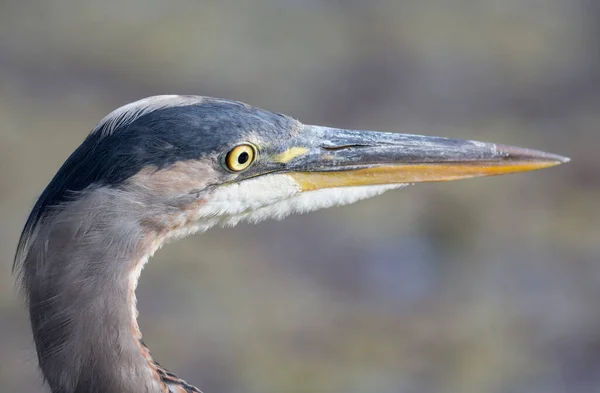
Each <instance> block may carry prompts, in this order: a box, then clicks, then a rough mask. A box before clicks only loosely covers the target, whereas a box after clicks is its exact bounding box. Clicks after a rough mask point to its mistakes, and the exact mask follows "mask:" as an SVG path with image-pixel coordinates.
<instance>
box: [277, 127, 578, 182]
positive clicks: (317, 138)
mask: <svg viewBox="0 0 600 393" xmlns="http://www.w3.org/2000/svg"><path fill="white" fill-rule="evenodd" d="M274 161H275V164H279V165H282V166H283V167H284V168H282V169H281V170H282V171H285V172H287V173H288V174H289V175H291V176H292V177H294V179H295V180H296V181H297V182H298V183H299V184H300V186H301V187H302V189H303V190H305V191H310V190H316V189H320V188H329V187H348V186H361V185H381V184H399V183H416V182H433V181H449V180H458V179H465V178H470V177H477V176H494V175H503V174H508V173H515V172H524V171H531V170H536V169H542V168H547V167H551V166H555V165H559V164H562V163H565V162H568V161H569V159H568V158H566V157H562V156H558V155H555V154H550V153H545V152H542V151H538V150H531V149H525V148H520V147H512V146H505V145H497V144H493V143H482V142H475V141H464V140H457V139H448V138H439V137H427V136H419V135H407V134H394V133H383V132H374V131H353V130H343V129H335V128H328V127H318V126H305V128H304V129H303V130H302V131H301V132H300V134H299V135H298V136H297V137H296V138H295V140H293V141H292V142H291V144H290V145H288V146H287V148H286V149H285V150H284V151H281V152H279V153H278V154H277V155H276V156H275V159H274Z"/></svg>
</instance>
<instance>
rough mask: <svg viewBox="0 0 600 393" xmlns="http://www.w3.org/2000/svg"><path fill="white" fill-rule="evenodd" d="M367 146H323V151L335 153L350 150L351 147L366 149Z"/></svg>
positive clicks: (358, 144) (357, 144)
mask: <svg viewBox="0 0 600 393" xmlns="http://www.w3.org/2000/svg"><path fill="white" fill-rule="evenodd" d="M368 146H369V145H361V144H360V143H356V144H350V145H340V146H323V149H325V150H328V151H337V150H344V149H350V148H352V147H368Z"/></svg>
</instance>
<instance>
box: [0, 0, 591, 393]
mask: <svg viewBox="0 0 600 393" xmlns="http://www.w3.org/2000/svg"><path fill="white" fill-rule="evenodd" d="M599 4H600V3H599V2H597V1H593V0H587V1H586V0H479V1H475V0H454V1H442V0H438V1H433V0H420V1H410V0H406V1H383V0H370V1H358V0H355V1H341V0H340V1H324V0H307V1H300V0H298V1H292V0H280V1H276V0H260V1H254V2H234V1H217V0H214V1H210V2H205V1H191V0H190V1H184V0H177V1H174V0H172V1H164V2H163V1H158V0H154V1H121V0H105V1H98V2H95V3H91V2H89V4H88V2H82V1H77V0H56V1H42V0H38V1H25V0H21V1H17V0H14V1H10V0H4V1H2V2H0V262H1V265H0V392H2V393H4V392H7V393H8V392H20V393H28V392H40V391H43V388H42V387H41V385H40V383H41V381H40V377H39V375H38V373H37V371H36V368H35V363H36V361H35V355H34V351H33V347H32V340H31V338H30V334H29V328H28V322H27V317H26V313H25V311H24V310H23V307H22V302H21V301H20V299H19V298H18V296H17V293H16V290H15V287H14V285H13V280H12V277H11V274H10V266H11V263H12V257H13V252H14V249H15V245H16V242H17V238H18V235H19V231H20V229H21V226H22V224H23V223H24V221H25V218H26V216H27V214H28V212H29V209H30V208H31V206H32V204H33V203H34V201H35V198H36V197H37V195H38V194H39V193H40V192H41V191H42V189H43V187H44V186H45V185H46V184H47V182H48V181H49V179H50V178H51V176H52V175H53V174H54V172H55V171H56V170H57V168H58V167H59V166H60V165H61V163H62V162H63V160H64V159H65V158H66V157H67V156H68V154H70V152H71V151H72V150H73V149H74V148H75V147H76V146H77V145H78V144H79V143H80V142H81V141H82V139H83V138H84V137H85V135H86V133H87V132H89V130H90V129H91V128H92V127H93V126H94V125H95V124H96V122H97V121H98V120H99V119H100V118H102V117H103V116H104V115H105V114H106V113H108V112H109V111H111V110H112V109H114V108H116V107H118V106H120V105H122V104H124V103H127V102H129V101H132V100H135V99H138V98H141V97H144V96H148V95H153V94H164V93H185V94H200V95H211V96H218V97H223V98H229V99H236V100H242V101H246V102H248V103H251V104H252V105H255V106H259V107H264V108H267V109H271V110H274V111H280V112H285V113H288V114H290V115H292V116H294V117H296V118H299V119H300V120H301V121H303V122H305V123H313V124H323V125H333V126H339V127H347V128H367V129H380V130H388V131H399V132H408V133H424V134H429V135H441V136H447V137H459V138H469V139H479V140H484V141H494V142H498V143H507V144H517V145H523V146H527V147H533V148H538V149H543V150H548V151H551V152H555V153H559V154H564V155H567V156H570V157H571V158H572V159H573V161H572V162H571V163H570V164H568V165H565V166H562V167H559V168H553V169H550V170H545V171H541V172H536V173H527V174H519V175H513V176H507V177H502V178H493V179H478V180H469V181H462V182H456V183H447V184H430V185H420V186H418V187H412V188H409V189H405V190H402V191H397V192H391V193H388V194H386V195H384V196H382V197H379V198H377V199H374V200H368V201H363V202H361V203H359V204H357V205H353V206H348V207H344V208H337V209H331V210H327V211H322V212H317V213H311V214H308V215H306V216H299V217H293V218H289V219H287V220H286V221H283V222H265V223H262V224H260V225H258V226H250V225H242V226H240V227H237V228H235V229H217V230H212V231H210V232H209V233H206V234H204V235H200V236H195V237H193V238H189V239H186V240H185V241H182V242H179V243H178V244H176V245H171V246H170V247H167V248H166V249H164V250H162V251H160V252H159V253H158V254H157V256H156V257H155V258H154V259H153V260H152V261H151V263H150V264H149V266H148V267H147V268H146V270H145V271H144V274H143V275H142V280H141V284H140V288H139V291H138V292H139V293H138V295H139V306H140V312H141V316H140V323H141V327H142V330H143V331H144V333H145V340H146V342H147V344H148V345H149V346H150V347H151V348H152V350H153V353H154V355H155V357H156V358H157V359H158V360H159V361H160V362H161V363H162V364H163V365H165V366H166V367H168V368H170V369H172V370H173V371H175V372H177V373H178V374H180V375H181V376H183V377H184V378H186V379H187V380H188V381H189V382H192V383H194V384H197V385H198V386H199V387H201V388H203V389H204V390H205V391H206V392H207V393H211V392H214V393H218V392H240V393H243V392H248V393H270V392H273V393H275V392H277V393H281V392H286V393H288V392H289V393H293V392H303V393H304V392H320V393H334V392H339V393H341V392H344V393H353V392H357V393H358V392H371V393H388V392H389V393H393V392H401V393H402V392H411V393H412V392H417V393H420V392H427V393H429V392H444V393H454V392H455V393H470V392H473V393H479V392H490V393H495V392H497V393H501V392H506V393H509V392H528V393H535V392H545V393H553V392H567V391H568V392H598V391H600V308H599V299H600V298H599V295H600V264H599V261H600V208H599V207H598V204H599V201H600V200H599V197H600V177H599V175H598V173H599V171H600V160H599V159H598V150H599V142H600V132H599V130H598V124H599V121H600V67H599V60H600V54H599V47H600V45H599V40H598V34H599V32H600V6H599ZM98 323H102V321H98Z"/></svg>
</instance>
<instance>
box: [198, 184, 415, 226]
mask: <svg viewBox="0 0 600 393" xmlns="http://www.w3.org/2000/svg"><path fill="white" fill-rule="evenodd" d="M402 186H404V185H403V184H389V185H387V184H386V185H376V186H357V187H340V188H324V189H320V190H315V191H307V192H302V190H301V187H300V185H299V184H298V183H297V182H296V181H295V180H294V179H293V178H292V177H291V176H288V175H286V174H274V175H266V176H261V177H258V178H256V179H250V180H245V181H243V182H241V183H236V184H231V185H228V186H225V187H222V188H220V189H219V190H217V191H215V192H214V193H213V194H212V195H211V197H210V199H209V200H208V201H207V202H206V203H205V204H204V205H203V206H202V207H201V208H200V209H199V210H198V211H197V214H196V217H198V218H199V220H198V222H196V224H195V226H194V227H195V228H194V229H195V230H206V229H208V228H210V227H212V226H214V225H223V226H234V225H236V224H238V223H239V222H241V221H248V222H252V223H256V222H259V221H263V220H266V219H282V218H285V217H287V216H289V215H290V214H295V213H307V212H310V211H313V210H318V209H324V208H328V207H333V206H341V205H347V204H350V203H354V202H356V201H359V200H361V199H365V198H370V197H373V196H376V195H380V194H382V193H383V192H385V191H388V190H392V189H395V188H400V187H402Z"/></svg>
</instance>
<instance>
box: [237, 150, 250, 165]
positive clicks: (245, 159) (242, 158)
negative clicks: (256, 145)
mask: <svg viewBox="0 0 600 393" xmlns="http://www.w3.org/2000/svg"><path fill="white" fill-rule="evenodd" d="M249 159H250V156H249V155H248V153H247V152H243V153H242V154H240V155H239V156H238V164H242V165H243V164H245V163H247V162H248V160H249Z"/></svg>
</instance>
